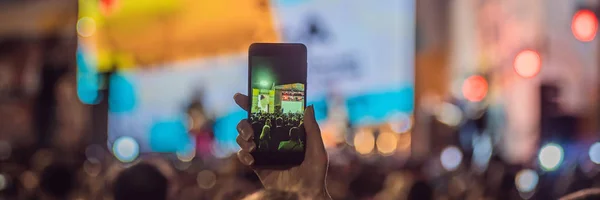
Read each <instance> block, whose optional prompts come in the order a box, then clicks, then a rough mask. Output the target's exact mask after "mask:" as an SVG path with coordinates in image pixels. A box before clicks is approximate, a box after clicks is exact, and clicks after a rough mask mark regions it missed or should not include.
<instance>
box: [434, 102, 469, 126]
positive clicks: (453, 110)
mask: <svg viewBox="0 0 600 200" xmlns="http://www.w3.org/2000/svg"><path fill="white" fill-rule="evenodd" d="M435 114H436V118H437V120H438V121H440V122H442V123H443V124H446V125H448V126H451V127H454V126H458V124H460V122H461V121H462V119H463V113H462V111H461V110H460V108H458V106H456V105H454V104H451V103H447V102H444V103H442V104H441V105H440V106H439V108H438V109H437V110H436V113H435Z"/></svg>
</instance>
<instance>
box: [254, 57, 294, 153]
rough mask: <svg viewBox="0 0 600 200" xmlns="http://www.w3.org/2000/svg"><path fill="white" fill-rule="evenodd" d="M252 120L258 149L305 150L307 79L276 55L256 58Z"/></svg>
mask: <svg viewBox="0 0 600 200" xmlns="http://www.w3.org/2000/svg"><path fill="white" fill-rule="evenodd" d="M252 60H253V61H252V71H251V74H252V78H251V80H252V83H251V87H252V107H251V115H250V122H251V123H252V128H253V130H254V134H255V137H254V140H255V143H256V144H257V150H258V151H304V146H305V144H306V143H305V142H304V141H305V140H304V138H305V133H304V126H303V124H302V119H303V118H304V107H305V92H306V90H305V83H304V82H305V79H304V78H303V77H302V76H301V74H302V73H301V72H295V70H294V67H292V66H291V65H286V63H283V61H281V60H280V59H278V58H276V57H253V59H252Z"/></svg>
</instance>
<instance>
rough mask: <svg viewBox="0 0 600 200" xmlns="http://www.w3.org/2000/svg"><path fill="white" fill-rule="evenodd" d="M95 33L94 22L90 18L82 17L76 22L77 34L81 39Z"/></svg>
mask: <svg viewBox="0 0 600 200" xmlns="http://www.w3.org/2000/svg"><path fill="white" fill-rule="evenodd" d="M95 32H96V21H95V20H94V19H93V18H91V17H82V18H80V19H79V20H77V34H79V36H81V37H90V36H92V35H94V33H95Z"/></svg>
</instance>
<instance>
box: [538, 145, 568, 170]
mask: <svg viewBox="0 0 600 200" xmlns="http://www.w3.org/2000/svg"><path fill="white" fill-rule="evenodd" d="M563 157H564V151H563V148H562V147H560V145H558V144H554V143H550V144H547V145H544V146H543V147H542V148H541V150H540V153H539V155H538V161H539V163H540V165H541V166H542V169H543V170H545V171H554V170H556V169H558V167H559V166H560V164H561V163H562V161H563Z"/></svg>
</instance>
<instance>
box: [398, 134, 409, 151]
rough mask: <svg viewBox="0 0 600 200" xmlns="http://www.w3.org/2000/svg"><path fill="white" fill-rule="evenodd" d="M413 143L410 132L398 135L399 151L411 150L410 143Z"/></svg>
mask: <svg viewBox="0 0 600 200" xmlns="http://www.w3.org/2000/svg"><path fill="white" fill-rule="evenodd" d="M411 144H412V135H411V134H410V133H406V134H402V135H399V136H398V147H397V148H396V149H397V150H398V151H410V145H411Z"/></svg>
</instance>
